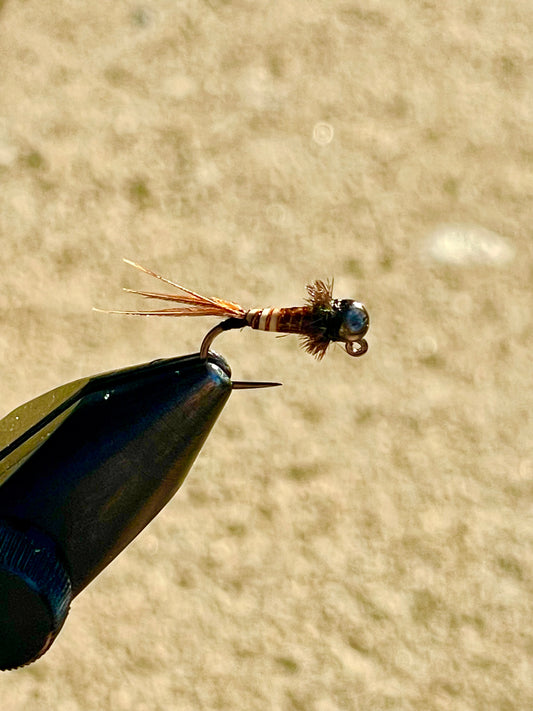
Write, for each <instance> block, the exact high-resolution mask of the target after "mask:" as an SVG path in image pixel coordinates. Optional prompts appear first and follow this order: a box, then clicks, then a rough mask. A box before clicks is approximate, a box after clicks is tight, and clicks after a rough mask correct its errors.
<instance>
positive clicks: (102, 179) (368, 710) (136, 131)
mask: <svg viewBox="0 0 533 711" xmlns="http://www.w3.org/2000/svg"><path fill="white" fill-rule="evenodd" d="M0 5H2V2H1V0H0ZM532 46H533V6H532V5H531V2H530V1H529V0H517V1H516V2H513V1H512V0H508V1H507V2H493V1H492V0H488V1H484V2H481V1H480V0H472V1H471V2H463V1H459V0H449V1H447V2H431V1H430V2H422V0H415V1H412V2H408V1H407V0H381V1H380V0H370V1H369V2H363V0H360V1H358V2H341V1H340V0H332V2H327V3H326V2H317V1H316V0H306V1H303V0H299V1H298V0H283V1H281V2H280V1H278V0H270V2H260V1H256V2H251V1H250V0H236V1H234V2H230V1H226V2H224V1H222V0H211V1H210V2H207V1H205V2H201V1H200V0H196V1H192V0H172V1H171V0H160V1H159V2H155V0H153V1H151V0H147V1H146V2H144V3H136V2H127V1H125V0H115V1H114V2H102V1H100V2H93V3H89V2H80V1H79V0H69V1H68V2H67V1H66V0H63V1H61V0H51V1H50V2H47V3H42V2H37V0H27V1H26V2H22V0H10V1H9V0H8V2H5V3H4V4H3V7H2V10H1V13H0V66H1V76H0V240H1V257H0V259H1V266H2V272H1V283H2V288H1V293H0V317H1V319H2V327H1V329H0V354H1V361H0V362H1V363H2V365H3V368H2V379H1V390H0V392H1V403H2V411H3V412H4V413H7V412H8V411H9V410H11V409H13V408H14V407H15V406H17V405H18V404H19V403H21V402H23V401H25V400H27V399H29V398H31V397H34V396H36V395H38V394H39V393H41V392H44V391H46V390H48V389H50V388H52V387H54V386H56V385H58V384H60V383H62V382H65V381H68V380H73V379H75V378H77V377H81V376H83V375H88V374H90V373H97V372H101V371H105V370H111V369H114V368H119V367H122V366H126V365H129V364H133V363H141V362H143V361H148V360H151V359H154V358H157V357H163V356H165V357H169V356H172V355H177V354H181V353H187V352H191V351H195V350H197V348H198V345H199V341H200V339H201V337H202V335H203V334H204V332H205V330H206V328H208V327H209V326H211V325H212V321H209V320H207V323H206V322H204V321H194V320H189V321H187V320H182V321H177V320H176V321H169V320H164V319H161V320H157V319H128V318H125V317H124V318H120V317H112V316H103V315H101V314H96V313H93V312H91V307H92V306H93V305H98V306H104V307H122V308H128V307H133V306H138V305H139V302H138V301H137V300H136V299H135V298H134V297H129V296H127V295H125V294H122V293H121V291H120V287H121V286H129V287H132V288H135V287H141V288H142V287H145V288H146V287H149V286H153V285H152V284H150V282H149V281H148V280H145V279H144V278H143V277H142V276H141V275H137V274H136V273H135V272H134V271H133V270H131V268H129V267H127V266H126V265H124V264H122V262H121V261H120V260H121V257H123V256H125V257H130V258H131V259H135V260H137V261H140V262H141V263H145V264H147V265H148V266H151V267H153V268H155V269H157V270H158V271H161V272H164V273H165V274H167V275H168V276H170V277H172V278H174V279H175V280H177V281H182V282H184V283H185V284H187V285H189V286H190V287H191V288H193V289H197V290H199V291H204V292H206V293H207V294H214V295H219V296H221V297H223V298H227V299H232V300H236V301H239V302H241V303H243V304H244V305H246V306H269V305H291V304H298V303H300V302H301V300H302V297H303V295H304V285H305V284H306V282H307V281H310V280H312V279H314V278H317V277H322V278H324V277H331V276H334V277H335V285H336V294H338V295H339V296H350V297H353V298H357V299H360V300H362V301H364V302H365V303H366V304H367V306H368V308H369V310H370V312H371V317H372V327H371V332H370V336H369V341H370V351H369V353H368V354H367V355H366V356H365V357H364V358H361V359H360V360H354V359H351V358H348V357H347V356H346V354H345V353H344V352H343V351H342V350H340V349H338V348H333V349H332V350H331V352H330V353H329V354H328V355H327V357H326V358H325V359H324V361H322V362H321V363H317V362H315V361H314V360H313V359H312V358H310V357H309V356H308V355H306V354H305V353H304V352H303V351H301V350H300V349H298V347H297V342H296V340H295V339H294V338H293V337H288V338H284V339H275V338H273V337H271V336H269V335H268V334H261V333H252V332H251V331H250V332H246V331H243V332H242V333H238V332H237V333H232V334H227V335H225V336H222V337H221V338H220V339H219V341H217V349H218V350H220V351H221V352H222V353H223V354H224V355H225V356H226V358H227V359H228V360H229V362H230V364H231V365H232V368H233V371H234V375H235V377H238V378H246V377H247V378H255V379H257V378H262V379H275V380H281V381H283V383H284V387H283V388H279V389H276V390H272V391H264V392H261V391H259V392H255V393H235V394H233V395H232V397H231V400H230V402H229V404H228V405H227V407H226V408H225V410H224V412H223V413H222V416H221V418H220V420H219V422H218V423H217V426H216V427H215V429H214V431H213V432H212V434H211V437H210V439H209V440H208V442H207V445H206V447H205V449H204V451H203V452H202V454H201V456H200V458H199V459H198V461H197V463H196V465H195V467H194V468H193V470H192V472H191V473H190V475H189V478H188V480H187V482H186V484H185V485H184V487H183V489H182V490H181V492H180V493H179V494H178V495H177V496H176V498H175V499H174V500H173V501H172V502H171V503H170V504H169V506H168V507H167V508H166V509H165V511H164V512H163V513H162V514H161V515H160V516H159V517H158V518H157V519H156V520H155V521H154V522H153V523H152V524H151V525H150V526H149V527H148V529H147V530H145V531H144V532H143V534H142V535H141V536H139V538H138V539H137V540H136V541H135V542H134V544H132V545H131V546H130V548H129V549H128V550H127V551H126V552H125V553H123V554H122V555H121V556H120V558H119V559H118V560H117V561H116V562H114V563H113V564H112V565H111V566H110V567H109V568H108V569H107V570H106V571H105V572H104V573H103V574H102V575H101V576H100V577H99V578H98V579H97V580H96V581H95V582H94V583H93V584H92V585H91V586H90V587H89V588H88V589H87V590H86V591H84V592H83V593H82V594H81V595H80V596H79V598H77V599H76V600H75V601H74V604H73V607H72V611H71V613H70V616H69V618H68V620H67V623H66V625H65V628H64V630H63V631H62V633H61V634H60V636H59V638H58V640H57V641H56V643H55V644H54V646H53V647H52V649H51V650H50V651H49V652H48V653H47V654H46V655H45V656H44V657H43V658H42V660H40V661H39V662H37V663H36V664H34V665H31V666H29V667H27V668H26V669H23V670H20V671H16V672H8V673H5V674H3V675H1V676H0V699H1V701H0V705H1V708H2V711H42V710H43V709H44V710H45V711H48V710H49V709H50V710H53V711H78V709H79V710H80V711H100V710H107V709H113V710H114V711H117V710H118V711H120V710H122V709H124V710H125V711H152V710H153V711H156V710H157V711H167V710H171V709H179V710H180V711H189V710H191V711H192V710H195V709H209V710H211V709H224V710H226V709H227V710H230V709H231V710H235V709H245V710H255V709H258V710H263V709H264V710H273V711H278V710H279V711H292V710H298V711H337V710H342V711H345V710H346V711H352V710H353V711H385V710H389V709H390V710H392V711H403V710H404V709H405V710H416V711H433V710H435V711H447V710H450V711H467V710H468V711H470V710H471V709H476V710H477V709H479V710H481V711H521V710H524V711H526V710H529V709H531V708H533V662H532V660H533V621H532V620H533V597H532V592H533V590H532V588H533V548H532V544H533V439H532V420H533V418H532V410H533V397H532V391H531V388H530V383H531V350H532V346H533V338H532V322H531V312H532V304H533V300H532V294H533V289H532V283H533V253H532V246H531V245H532V231H531V230H532V224H533V202H532V197H533V174H532V159H533V141H532V132H531V122H532V117H533V64H532V59H533V52H532ZM443 224H444V225H445V224H452V225H461V226H466V227H463V230H464V232H463V233H462V234H463V237H461V235H459V238H457V235H456V238H457V239H456V242H455V243H454V242H453V239H452V250H451V257H450V254H448V261H446V255H445V256H444V258H443V259H444V261H438V259H435V257H434V256H432V255H431V253H430V250H428V239H429V236H430V235H431V233H432V232H434V230H436V229H438V228H439V226H441V225H443ZM480 228H484V229H486V230H490V231H491V232H492V233H496V235H499V236H500V237H501V240H500V241H497V240H498V238H497V237H495V236H494V235H492V236H491V235H489V237H490V238H491V239H494V240H496V241H495V242H493V243H489V244H488V246H487V244H486V243H485V242H483V239H484V238H479V239H481V242H478V241H476V240H477V239H478V237H476V235H478V234H479V233H478V232H476V230H479V229H480ZM465 230H471V232H468V233H467V232H465ZM465 234H468V235H470V234H473V235H474V237H472V238H470V237H464V235H465ZM452 237H453V233H452ZM480 245H481V246H480ZM437 256H438V255H437ZM441 256H442V255H441Z"/></svg>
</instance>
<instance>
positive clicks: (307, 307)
mask: <svg viewBox="0 0 533 711" xmlns="http://www.w3.org/2000/svg"><path fill="white" fill-rule="evenodd" d="M124 261H125V262H127V263H128V264H131V266H133V267H135V268H136V269H139V270H140V271H142V272H144V273H145V274H148V275H150V276H152V277H154V278H156V279H159V280H160V281H162V282H164V283H165V284H169V285H170V286H172V287H174V288H175V289H178V292H179V293H174V294H166V293H159V292H152V291H140V290H137V289H126V291H128V292H130V293H133V294H139V295H140V296H144V297H145V298H148V299H157V300H159V301H166V302H170V303H172V304H173V305H172V306H170V307H168V308H162V309H154V310H146V311H111V312H109V313H120V314H130V315H134V316H218V317H219V318H224V319H225V320H224V321H222V322H221V323H219V324H218V325H217V326H215V327H214V328H212V329H211V330H210V331H209V332H208V333H207V334H206V336H205V338H204V340H203V342H202V345H201V348H200V355H201V356H202V357H203V358H207V356H208V353H209V347H210V345H211V343H212V342H213V339H214V338H215V337H216V336H217V335H218V334H219V333H222V332H223V331H228V330H230V329H234V328H243V327H244V326H249V327H250V328H253V329H256V330H259V331H271V332H274V333H294V334H296V335H298V336H300V337H301V339H302V345H303V347H304V348H305V350H306V351H307V352H308V353H310V354H311V355H314V356H315V357H316V358H318V359H319V360H320V359H321V358H323V356H324V354H325V353H326V350H327V348H328V346H329V344H330V343H334V342H341V343H344V344H345V348H346V352H347V353H348V354H349V355H351V356H355V357H358V356H362V355H363V354H364V353H366V351H367V350H368V343H367V342H366V340H365V338H364V336H365V335H366V332H367V331H368V327H369V316H368V311H367V310H366V308H365V307H364V306H363V304H361V303H360V302H359V301H354V300H352V299H334V298H333V283H332V282H328V281H326V282H324V281H315V282H314V283H313V284H308V286H307V294H308V296H307V299H306V301H305V304H304V305H303V306H290V307H285V308H274V307H268V308H262V309H244V308H243V307H242V306H240V305H239V304H236V303H234V302H233V301H225V300H223V299H218V298H214V297H206V296H201V295H200V294H197V293H196V292H194V291H191V290H190V289H186V288H185V287H183V286H181V285H180V284H176V283H175V282H173V281H170V280H169V279H165V277H162V276H160V275H159V274H156V273H155V272H153V271H151V270H150V269H146V268H145V267H141V266H140V265H139V264H136V263H135V262H131V261H130V260H129V259H125V260H124Z"/></svg>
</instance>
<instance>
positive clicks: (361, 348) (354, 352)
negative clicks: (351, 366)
mask: <svg viewBox="0 0 533 711" xmlns="http://www.w3.org/2000/svg"><path fill="white" fill-rule="evenodd" d="M356 344H357V346H358V348H354V346H355V345H356ZM344 347H345V348H346V353H348V355H350V356H353V357H354V358H359V356H362V355H364V354H365V353H366V352H367V350H368V343H367V342H366V341H365V339H364V338H361V340H360V341H346V343H345V344H344Z"/></svg>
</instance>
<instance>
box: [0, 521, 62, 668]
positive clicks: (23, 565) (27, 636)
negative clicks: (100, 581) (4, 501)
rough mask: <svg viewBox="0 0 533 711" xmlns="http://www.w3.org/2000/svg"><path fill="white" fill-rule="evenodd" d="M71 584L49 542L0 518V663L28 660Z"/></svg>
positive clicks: (56, 622)
mask: <svg viewBox="0 0 533 711" xmlns="http://www.w3.org/2000/svg"><path fill="white" fill-rule="evenodd" d="M71 600H72V589H71V585H70V579H69V576H68V574H67V572H66V570H65V568H64V566H63V564H62V563H61V561H60V560H59V558H58V557H57V554H56V552H55V550H54V545H53V544H52V542H51V541H50V540H49V539H48V538H47V537H46V536H44V535H43V534H41V533H40V532H38V531H35V530H28V531H23V530H21V529H18V528H16V527H15V526H13V525H11V524H9V523H7V522H4V521H0V669H2V670H5V669H15V668H16V667H20V666H23V665H24V664H29V663H30V662H32V661H34V660H35V659H37V658H38V657H40V656H41V654H43V653H44V652H46V650H47V649H48V648H49V647H50V645H51V644H52V642H53V641H54V639H55V637H56V635H57V633H58V632H59V630H60V629H61V627H62V625H63V623H64V621H65V618H66V616H67V613H68V610H69V606H70V602H71Z"/></svg>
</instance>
